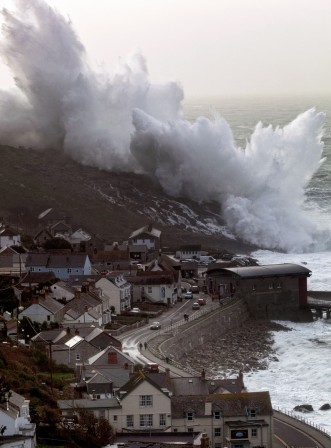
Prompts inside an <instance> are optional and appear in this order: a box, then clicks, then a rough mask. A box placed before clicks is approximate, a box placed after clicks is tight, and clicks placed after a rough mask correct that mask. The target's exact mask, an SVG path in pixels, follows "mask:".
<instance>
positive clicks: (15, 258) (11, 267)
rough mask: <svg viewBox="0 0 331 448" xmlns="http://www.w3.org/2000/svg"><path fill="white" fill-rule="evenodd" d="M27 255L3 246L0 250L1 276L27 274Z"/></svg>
mask: <svg viewBox="0 0 331 448" xmlns="http://www.w3.org/2000/svg"><path fill="white" fill-rule="evenodd" d="M27 256H28V255H27V253H19V252H17V251H16V250H15V249H14V248H13V247H8V246H3V247H2V248H1V249H0V274H2V275H16V276H18V277H20V276H21V275H22V274H24V273H25V260H26V258H27Z"/></svg>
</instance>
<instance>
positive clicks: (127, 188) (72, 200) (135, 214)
mask: <svg viewBox="0 0 331 448" xmlns="http://www.w3.org/2000/svg"><path fill="white" fill-rule="evenodd" d="M0 160H1V166H0V192H1V195H0V216H2V217H4V218H5V219H6V220H8V221H9V222H10V223H11V224H12V225H17V226H18V227H20V228H22V231H23V232H24V233H29V234H33V233H34V232H35V231H36V229H37V228H38V225H40V221H39V220H38V215H39V214H40V213H41V212H42V211H43V210H46V209H48V208H53V209H55V210H58V211H63V212H64V213H65V214H66V215H68V216H70V217H71V218H72V223H73V224H74V227H83V228H85V229H86V230H87V231H89V232H91V233H93V234H94V235H98V236H99V237H100V238H102V239H104V240H105V241H123V240H125V239H126V238H127V237H128V235H129V234H130V233H131V232H132V231H133V230H134V229H136V228H138V227H140V226H143V225H145V224H146V223H153V224H154V225H155V226H156V227H158V228H160V229H161V230H162V235H163V245H167V246H178V245H179V244H184V243H191V244H192V243H199V242H200V243H201V244H202V245H203V246H204V247H206V248H215V249H216V248H218V249H225V250H228V251H232V252H237V251H241V252H246V253H247V252H249V251H250V250H252V249H253V248H252V247H251V246H249V245H245V244H243V243H242V242H240V241H236V240H235V239H234V238H233V237H228V236H227V235H228V234H227V232H226V229H225V227H224V223H223V222H222V220H221V217H220V216H219V205H218V204H207V205H206V204H205V205H199V204H197V203H194V202H192V201H189V200H187V199H182V198H181V199H178V198H176V199H175V198H171V197H169V196H167V195H166V194H165V193H164V192H163V191H162V190H161V188H160V187H159V185H157V184H154V183H153V182H152V181H151V179H149V178H148V177H147V176H143V175H135V174H132V173H110V172H107V171H102V170H99V169H97V168H93V167H86V166H82V165H80V164H78V163H77V162H75V161H73V160H72V159H70V158H69V157H67V156H65V155H64V154H63V153H60V152H57V151H54V152H50V151H47V152H39V151H35V150H31V149H24V148H10V147H6V146H0ZM169 182H171V179H169Z"/></svg>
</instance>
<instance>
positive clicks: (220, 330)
mask: <svg viewBox="0 0 331 448" xmlns="http://www.w3.org/2000/svg"><path fill="white" fill-rule="evenodd" d="M248 317H249V313H248V310H247V306H246V304H245V303H244V302H243V301H242V300H239V301H235V303H233V304H232V305H231V306H229V305H228V306H226V307H223V308H222V307H220V308H219V309H217V310H216V311H214V312H213V313H211V314H210V315H208V316H207V317H204V318H201V319H197V320H195V321H192V322H189V323H188V324H187V325H183V326H181V327H179V328H177V329H176V331H175V332H174V336H173V337H171V338H169V339H167V340H166V341H164V342H163V343H162V344H161V345H160V347H159V350H160V352H161V353H162V354H163V355H164V356H167V357H170V358H171V359H175V360H176V361H179V362H180V360H181V358H183V357H185V356H187V355H188V354H189V353H192V351H193V350H194V349H195V348H196V347H200V346H202V345H204V344H208V343H209V341H212V340H214V339H215V338H219V337H220V336H221V335H222V334H224V333H225V332H228V331H231V329H232V328H236V327H238V326H240V325H241V324H242V322H244V321H245V320H246V319H247V318H248Z"/></svg>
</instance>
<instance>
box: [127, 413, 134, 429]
mask: <svg viewBox="0 0 331 448" xmlns="http://www.w3.org/2000/svg"><path fill="white" fill-rule="evenodd" d="M126 426H127V428H133V415H127V416H126Z"/></svg>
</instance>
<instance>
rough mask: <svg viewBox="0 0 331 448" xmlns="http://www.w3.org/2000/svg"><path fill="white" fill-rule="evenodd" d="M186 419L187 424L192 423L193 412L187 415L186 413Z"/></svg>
mask: <svg viewBox="0 0 331 448" xmlns="http://www.w3.org/2000/svg"><path fill="white" fill-rule="evenodd" d="M186 419H187V420H188V421H189V422H191V421H193V420H194V412H191V411H189V412H187V413H186Z"/></svg>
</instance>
